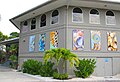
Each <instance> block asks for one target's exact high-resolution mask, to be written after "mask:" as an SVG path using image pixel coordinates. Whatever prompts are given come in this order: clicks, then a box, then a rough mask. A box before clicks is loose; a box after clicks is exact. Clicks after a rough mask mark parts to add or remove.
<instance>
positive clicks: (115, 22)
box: [105, 10, 116, 25]
mask: <svg viewBox="0 0 120 82" xmlns="http://www.w3.org/2000/svg"><path fill="white" fill-rule="evenodd" d="M108 11H111V12H112V13H113V14H114V17H115V13H114V12H113V11H112V10H106V12H105V22H106V25H116V17H115V24H108V23H107V15H106V13H107V12H108Z"/></svg>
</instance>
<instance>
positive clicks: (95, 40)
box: [91, 31, 101, 51]
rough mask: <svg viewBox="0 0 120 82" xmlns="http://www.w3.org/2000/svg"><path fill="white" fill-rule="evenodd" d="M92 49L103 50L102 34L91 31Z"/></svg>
mask: <svg viewBox="0 0 120 82" xmlns="http://www.w3.org/2000/svg"><path fill="white" fill-rule="evenodd" d="M91 49H92V50H96V51H97V50H101V32H100V31H91Z"/></svg>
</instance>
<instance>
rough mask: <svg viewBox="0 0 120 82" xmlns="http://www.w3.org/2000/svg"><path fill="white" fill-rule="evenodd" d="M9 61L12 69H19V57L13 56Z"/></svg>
mask: <svg viewBox="0 0 120 82" xmlns="http://www.w3.org/2000/svg"><path fill="white" fill-rule="evenodd" d="M9 60H10V61H11V62H10V67H11V68H13V69H17V65H18V62H17V56H16V55H11V56H10V58H9Z"/></svg>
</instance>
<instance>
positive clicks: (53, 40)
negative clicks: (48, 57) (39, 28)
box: [50, 31, 58, 49]
mask: <svg viewBox="0 0 120 82" xmlns="http://www.w3.org/2000/svg"><path fill="white" fill-rule="evenodd" d="M54 48H58V31H52V32H50V49H54Z"/></svg>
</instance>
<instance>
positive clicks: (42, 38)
mask: <svg viewBox="0 0 120 82" xmlns="http://www.w3.org/2000/svg"><path fill="white" fill-rule="evenodd" d="M45 39H46V34H45V33H44V34H40V39H39V51H40V52H43V51H45Z"/></svg>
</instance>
